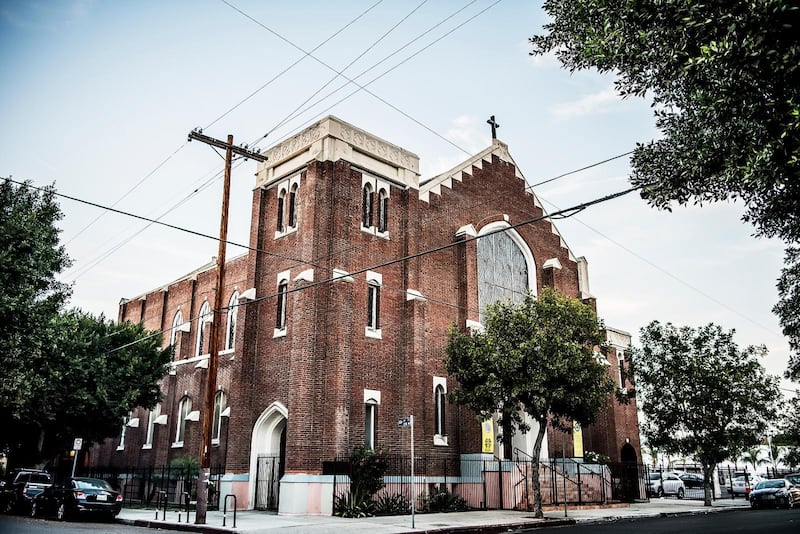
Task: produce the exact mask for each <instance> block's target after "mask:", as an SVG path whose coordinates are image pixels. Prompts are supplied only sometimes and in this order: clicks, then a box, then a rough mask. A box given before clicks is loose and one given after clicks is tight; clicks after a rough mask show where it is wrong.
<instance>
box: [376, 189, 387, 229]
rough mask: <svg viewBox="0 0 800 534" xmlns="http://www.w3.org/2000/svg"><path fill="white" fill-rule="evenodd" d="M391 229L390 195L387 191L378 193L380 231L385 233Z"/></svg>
mask: <svg viewBox="0 0 800 534" xmlns="http://www.w3.org/2000/svg"><path fill="white" fill-rule="evenodd" d="M388 228H389V194H388V193H387V192H386V189H381V190H380V192H379V193H378V231H379V232H385V231H386V230H387V229H388Z"/></svg>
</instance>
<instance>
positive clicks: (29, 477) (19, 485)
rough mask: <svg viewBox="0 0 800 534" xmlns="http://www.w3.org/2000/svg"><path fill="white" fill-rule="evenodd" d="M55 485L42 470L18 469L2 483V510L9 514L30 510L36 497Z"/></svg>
mask: <svg viewBox="0 0 800 534" xmlns="http://www.w3.org/2000/svg"><path fill="white" fill-rule="evenodd" d="M52 483H53V477H52V476H50V473H48V472H46V471H42V470H40V469H17V470H14V471H11V472H10V473H9V474H8V476H7V477H6V478H5V479H4V480H2V481H0V510H2V511H4V512H5V513H7V514H13V513H17V512H24V511H27V510H28V509H30V505H31V502H32V501H33V499H34V497H36V496H37V495H39V494H40V493H42V492H43V491H44V490H45V488H47V487H49V486H50V485H51V484H52Z"/></svg>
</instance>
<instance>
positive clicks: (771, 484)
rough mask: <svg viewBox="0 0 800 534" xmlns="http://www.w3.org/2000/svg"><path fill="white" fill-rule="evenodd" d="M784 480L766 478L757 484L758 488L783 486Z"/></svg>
mask: <svg viewBox="0 0 800 534" xmlns="http://www.w3.org/2000/svg"><path fill="white" fill-rule="evenodd" d="M782 487H783V480H764V481H763V482H759V483H758V484H756V489H766V488H782Z"/></svg>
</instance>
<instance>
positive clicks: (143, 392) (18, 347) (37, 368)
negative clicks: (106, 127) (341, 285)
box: [0, 180, 171, 465]
mask: <svg viewBox="0 0 800 534" xmlns="http://www.w3.org/2000/svg"><path fill="white" fill-rule="evenodd" d="M0 202H2V204H0V210H2V211H0V213H2V220H0V255H2V256H0V259H2V261H0V279H2V288H3V290H2V292H0V320H1V321H2V323H0V324H2V329H0V369H2V373H0V428H2V429H3V432H2V433H0V449H6V450H8V451H9V453H10V457H11V462H12V463H13V464H15V465H32V464H38V463H42V462H44V461H46V460H48V459H49V458H51V457H52V456H53V455H54V454H56V453H58V452H61V451H64V450H69V449H70V448H71V443H72V440H73V439H74V438H75V437H82V438H84V440H85V441H86V442H87V443H88V442H92V441H99V440H102V439H104V438H106V437H109V436H113V435H116V434H117V433H118V432H119V429H120V426H121V424H122V418H123V417H124V416H126V415H127V414H128V412H129V411H130V410H132V409H133V408H134V407H136V406H144V407H148V408H149V407H152V406H154V405H155V404H156V403H157V402H158V401H159V400H160V389H159V386H158V384H159V381H160V380H161V378H162V377H163V375H164V373H165V372H166V367H165V366H166V364H167V363H168V362H169V360H170V356H171V351H170V349H161V342H162V340H161V336H160V335H159V334H157V333H155V335H154V333H152V332H147V331H145V330H144V328H143V327H142V326H141V325H135V324H131V323H124V324H115V323H113V322H111V321H108V320H106V319H105V318H104V317H102V316H100V317H93V316H92V315H90V314H88V313H84V312H82V311H80V310H73V311H64V309H63V306H64V304H65V302H66V300H67V298H68V296H69V288H68V287H67V286H66V285H64V284H62V283H60V282H57V281H56V275H57V274H58V273H59V272H60V271H61V270H62V269H63V268H64V267H66V266H67V265H68V264H69V260H68V258H67V256H66V253H65V251H64V249H63V247H61V246H59V244H58V230H57V229H56V228H55V222H56V221H58V220H59V219H60V218H61V213H60V210H59V208H58V206H57V205H56V203H55V202H54V201H53V191H52V189H46V190H44V191H39V190H36V189H35V188H31V187H28V186H27V185H22V186H15V185H14V184H12V183H11V182H10V181H8V180H6V181H4V182H3V183H2V184H0Z"/></svg>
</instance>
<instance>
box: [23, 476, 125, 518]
mask: <svg viewBox="0 0 800 534" xmlns="http://www.w3.org/2000/svg"><path fill="white" fill-rule="evenodd" d="M121 509H122V495H121V494H120V493H119V492H118V491H115V490H114V489H113V488H112V487H111V486H109V485H108V482H106V481H105V480H100V479H99V478H84V477H76V478H65V479H64V480H63V481H62V482H61V483H60V484H56V485H53V486H50V487H49V488H47V489H46V490H45V491H44V492H42V493H41V494H40V495H37V497H36V499H34V501H33V504H32V506H31V516H33V517H36V516H39V515H55V516H56V518H58V519H59V520H62V521H63V520H65V519H70V518H72V517H76V516H78V515H83V514H91V515H97V516H103V517H105V518H107V519H112V518H114V517H115V516H116V515H117V514H119V512H120V510H121Z"/></svg>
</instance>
